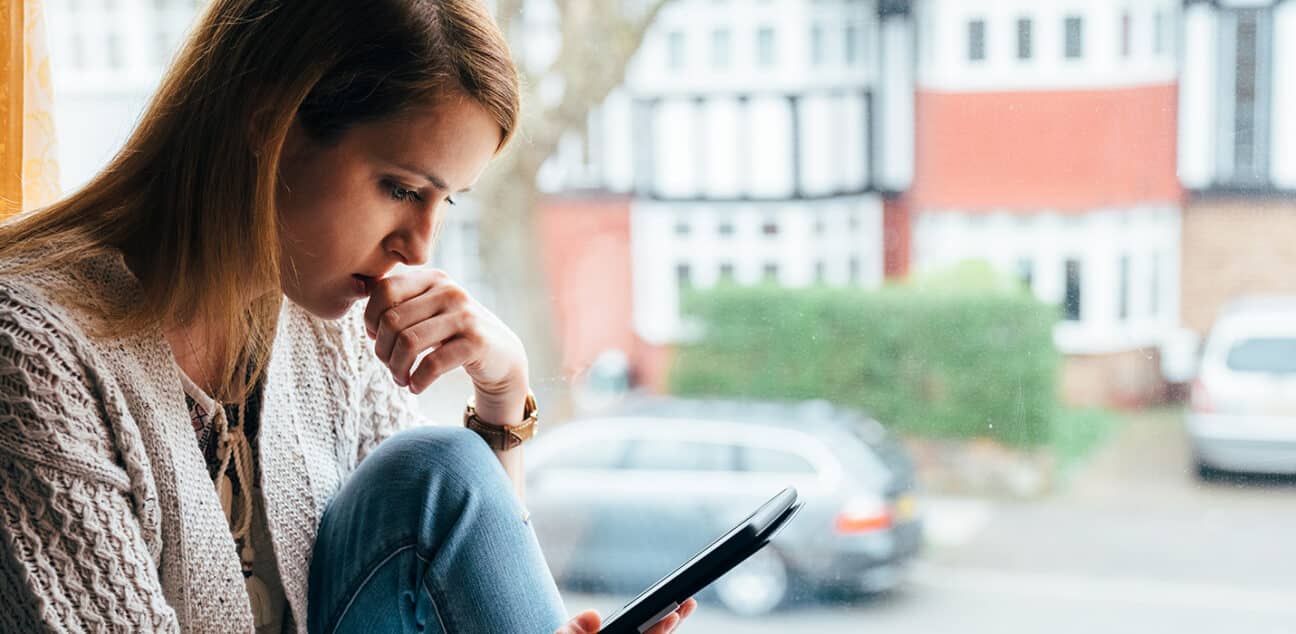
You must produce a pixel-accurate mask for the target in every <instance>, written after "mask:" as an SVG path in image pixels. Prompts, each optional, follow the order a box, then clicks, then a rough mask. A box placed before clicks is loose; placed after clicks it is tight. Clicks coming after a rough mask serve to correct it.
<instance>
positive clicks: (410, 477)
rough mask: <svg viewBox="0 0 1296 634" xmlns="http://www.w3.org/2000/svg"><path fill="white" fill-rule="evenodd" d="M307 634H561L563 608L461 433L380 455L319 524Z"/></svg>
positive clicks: (521, 527) (530, 542)
mask: <svg viewBox="0 0 1296 634" xmlns="http://www.w3.org/2000/svg"><path fill="white" fill-rule="evenodd" d="M308 613H309V616H308V621H307V625H308V629H309V631H310V632H311V633H312V634H316V633H329V634H331V633H333V632H432V633H444V634H452V633H456V634H457V633H468V632H490V633H492V634H497V633H498V634H505V633H513V632H518V633H524V632H525V633H535V634H552V633H553V632H554V630H556V629H558V628H559V627H560V626H562V625H563V624H564V623H565V622H566V620H567V619H566V616H565V614H566V612H565V609H564V608H563V603H562V598H561V597H559V595H558V589H557V587H556V586H555V585H554V581H553V576H552V575H551V574H550V572H549V568H548V566H547V565H546V564H545V560H544V557H543V555H541V553H540V545H539V543H538V542H537V541H536V537H535V532H534V530H532V528H531V524H530V523H529V522H528V521H527V520H526V519H525V511H524V509H523V507H522V505H521V504H520V503H519V501H518V498H517V495H516V493H515V492H514V491H513V487H512V483H511V482H509V480H508V476H507V475H506V474H505V473H504V468H503V467H502V466H501V465H500V463H499V460H498V459H496V457H495V454H494V453H493V452H491V450H490V449H489V448H488V447H487V446H486V443H485V442H484V441H482V439H481V438H479V437H478V436H477V435H476V434H474V433H473V432H471V431H468V430H466V429H463V428H462V427H420V428H415V429H409V430H406V431H403V432H401V433H399V434H397V435H395V436H393V437H391V438H389V439H387V440H386V441H384V442H383V443H382V444H381V445H379V446H378V448H377V449H375V450H374V451H373V453H371V454H370V455H369V456H368V457H367V458H365V459H364V461H363V462H361V463H360V466H359V467H358V468H357V469H356V471H355V473H353V474H351V476H350V477H349V478H348V479H347V481H346V482H345V483H344V484H343V485H342V489H341V490H340V491H339V492H338V494H337V496H336V497H335V498H334V499H333V500H332V501H331V502H330V503H329V505H328V508H327V509H325V511H324V517H323V519H322V520H321V521H320V528H319V536H318V537H317V538H316V542H315V551H314V555H313V559H312V562H311V570H310V592H309V598H308Z"/></svg>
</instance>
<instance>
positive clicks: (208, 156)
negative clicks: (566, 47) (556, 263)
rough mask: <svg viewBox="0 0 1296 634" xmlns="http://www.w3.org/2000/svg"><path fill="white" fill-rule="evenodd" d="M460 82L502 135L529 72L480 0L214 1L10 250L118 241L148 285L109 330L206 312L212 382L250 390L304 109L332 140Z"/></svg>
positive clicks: (274, 284)
mask: <svg viewBox="0 0 1296 634" xmlns="http://www.w3.org/2000/svg"><path fill="white" fill-rule="evenodd" d="M451 93H457V94H464V95H467V96H468V97H470V98H472V99H474V100H475V101H476V102H477V103H479V104H480V105H482V106H483V107H484V108H485V109H486V111H487V112H488V113H490V115H491V116H493V117H494V118H495V120H496V121H497V122H498V123H499V126H500V128H501V130H502V131H503V135H502V139H503V140H502V141H501V143H500V149H502V148H503V147H504V145H505V144H506V143H507V142H508V140H509V139H510V138H511V137H512V136H513V133H514V132H515V127H516V125H517V120H518V83H517V73H516V70H515V68H514V66H513V62H512V60H511V57H510V55H509V52H508V48H507V45H506V43H505V41H504V37H503V35H502V34H501V33H500V31H499V29H498V27H497V26H496V25H495V23H494V21H493V19H492V18H491V16H490V14H489V12H488V11H487V10H486V9H485V7H484V6H483V5H482V4H481V2H480V0H373V1H370V2H356V1H355V0H309V1H305V0H214V1H213V2H212V3H211V4H210V6H208V8H207V9H206V10H205V11H204V13H203V15H202V16H201V17H200V18H199V22H198V24H197V25H196V26H195V27H194V30H193V33H192V35H191V36H190V37H189V39H188V41H187V42H186V43H185V44H184V46H183V48H182V50H181V51H180V53H179V54H178V56H177V58H176V59H175V61H174V63H173V65H172V66H171V68H170V69H169V70H168V71H167V73H166V75H165V77H164V78H163V80H162V83H161V86H160V88H159V89H158V91H157V93H156V94H155V95H154V96H153V99H152V101H151V102H150V103H149V105H148V107H147V108H146V110H145V112H144V114H143V116H142V118H141V120H140V122H139V125H138V126H137V127H136V129H135V130H134V132H133V133H132V134H131V136H130V138H129V140H128V141H127V142H126V144H125V146H124V147H123V148H122V150H121V151H120V152H118V153H117V155H116V156H115V157H114V158H113V159H112V161H111V162H110V163H109V164H108V166H107V167H105V168H104V169H103V170H102V171H101V172H99V173H98V174H97V175H96V176H95V177H94V178H93V179H92V180H91V181H90V182H89V183H88V184H87V185H86V186H85V187H83V188H82V189H80V190H79V191H77V192H75V193H74V194H72V195H70V196H68V197H67V198H65V199H63V200H60V201H58V202H57V203H55V204H53V205H50V206H49V207H46V208H44V209H40V210H37V211H34V212H31V213H27V214H24V215H22V216H19V217H18V218H16V219H14V220H12V221H10V222H8V223H6V224H4V225H0V258H4V257H6V256H11V255H16V254H18V253H20V252H25V251H26V250H28V249H35V248H41V249H42V251H43V252H44V253H46V254H45V255H43V257H42V259H41V262H40V263H39V264H40V265H41V266H45V265H49V264H52V263H54V262H70V261H75V260H77V259H80V258H83V257H86V256H91V255H96V254H104V253H106V252H110V251H112V250H119V251H120V252H121V253H122V254H123V255H124V256H125V258H126V261H127V262H129V263H131V264H132V268H133V269H134V272H135V273H136V274H137V275H138V276H139V278H140V285H141V291H142V296H141V301H139V302H134V303H131V305H130V306H129V307H126V308H124V309H123V310H122V311H121V312H120V314H115V315H111V316H108V317H109V318H108V324H109V326H108V331H107V332H106V333H105V334H111V335H126V334H131V333H138V332H141V331H143V330H145V329H147V328H151V327H153V326H156V325H158V324H188V323H192V322H193V320H195V319H201V320H202V321H203V322H204V323H206V324H208V325H209V327H211V328H213V329H214V331H215V332H216V333H218V337H217V340H219V341H223V342H224V347H223V349H222V350H218V352H222V353H223V354H222V357H221V358H222V359H223V363H224V365H223V372H222V375H221V376H222V377H225V378H224V380H223V382H222V383H220V384H219V385H218V386H217V387H216V392H217V394H215V396H217V397H218V398H223V399H226V400H235V399H242V398H245V397H246V395H247V392H248V390H249V389H250V387H251V386H252V385H253V384H254V383H255V381H256V380H257V378H258V377H259V376H260V374H261V372H262V371H263V369H264V365H265V362H266V361H267V360H268V354H269V346H270V342H271V339H272V337H273V328H274V319H275V316H276V315H277V313H278V307H279V304H280V301H281V297H282V296H281V294H280V292H279V290H278V289H279V288H280V286H279V270H280V269H279V255H278V248H279V242H278V230H277V222H278V220H277V214H276V213H275V194H276V189H277V187H278V175H277V173H276V166H277V165H278V163H279V157H280V150H281V148H282V146H283V142H284V138H285V136H286V135H287V132H288V129H289V128H290V127H291V125H292V123H293V121H294V119H298V120H299V121H300V122H301V124H302V126H303V128H304V130H305V131H306V132H307V133H308V134H309V135H311V136H312V137H314V138H315V139H316V140H318V141H322V142H326V143H327V142H331V141H333V140H336V139H337V138H338V137H339V136H340V135H341V134H342V133H343V132H345V131H346V130H347V129H348V128H350V127H352V126H354V125H356V124H358V123H362V122H369V121H374V120H378V119H381V118H385V117H390V116H396V115H400V114H404V113H405V112H408V111H409V110H411V109H414V108H418V107H425V106H426V105H427V104H429V103H430V102H435V101H436V100H437V99H440V98H444V97H446V96H448V95H449V94H451ZM49 254H52V255H49ZM266 288H273V289H275V290H274V292H270V293H267V294H265V295H263V296H261V297H260V298H258V299H256V300H255V301H253V302H252V305H251V307H250V308H249V307H248V293H249V289H266ZM246 368H251V369H252V373H251V376H249V375H248V374H247V373H245V372H244V371H242V370H243V369H246Z"/></svg>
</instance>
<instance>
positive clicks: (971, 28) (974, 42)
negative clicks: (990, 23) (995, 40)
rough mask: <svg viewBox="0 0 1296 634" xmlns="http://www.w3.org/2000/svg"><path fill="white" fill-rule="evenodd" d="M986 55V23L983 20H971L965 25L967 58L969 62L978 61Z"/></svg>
mask: <svg viewBox="0 0 1296 634" xmlns="http://www.w3.org/2000/svg"><path fill="white" fill-rule="evenodd" d="M985 56H986V23H985V20H972V21H971V22H968V25H967V58H968V61H970V62H979V61H981V60H983V59H985Z"/></svg>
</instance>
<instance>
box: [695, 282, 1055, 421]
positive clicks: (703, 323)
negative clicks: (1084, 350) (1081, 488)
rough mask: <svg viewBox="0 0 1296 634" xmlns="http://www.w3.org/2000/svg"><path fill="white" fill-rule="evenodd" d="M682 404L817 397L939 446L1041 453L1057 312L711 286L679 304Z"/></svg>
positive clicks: (920, 295)
mask: <svg viewBox="0 0 1296 634" xmlns="http://www.w3.org/2000/svg"><path fill="white" fill-rule="evenodd" d="M683 312H684V314H685V315H686V319H689V320H692V321H694V322H695V323H696V324H697V325H698V326H700V333H701V334H700V337H699V339H698V340H697V341H696V342H694V343H691V344H686V345H681V346H680V347H679V350H678V354H677V355H676V358H675V361H674V364H673V366H672V368H671V373H670V386H671V391H672V392H673V393H675V394H679V395H682V396H701V395H714V396H740V397H752V398H785V399H806V398H823V399H828V400H830V401H833V402H836V403H840V404H843V405H849V406H854V407H859V408H861V409H864V410H865V411H868V412H870V413H871V414H872V415H874V416H875V417H876V418H877V419H878V420H880V421H882V422H883V423H885V424H887V425H888V426H890V427H892V428H893V429H898V430H903V431H907V432H912V433H916V434H922V435H930V436H939V437H956V438H969V437H981V436H984V437H991V438H994V439H996V440H999V441H1002V442H1004V443H1006V444H1010V445H1014V446H1037V445H1041V444H1045V443H1047V442H1049V438H1050V429H1051V418H1052V416H1053V415H1054V413H1055V410H1056V409H1057V408H1056V393H1055V389H1056V388H1055V381H1056V375H1057V368H1058V364H1059V359H1058V354H1057V352H1056V351H1055V349H1054V347H1053V341H1052V327H1053V323H1054V320H1055V319H1056V315H1057V309H1056V308H1055V307H1051V306H1047V305H1045V304H1041V303H1040V302H1038V301H1036V300H1035V299H1034V298H1032V297H1030V296H1029V295H1027V294H1025V293H1021V292H1019V291H1016V290H1009V291H1005V290H1003V289H985V288H976V286H975V285H973V286H972V289H971V290H967V289H957V288H955V289H951V288H949V287H947V286H946V285H936V286H930V285H929V286H923V285H914V286H910V287H897V288H887V289H883V290H880V291H861V290H856V289H837V288H824V287H813V288H807V289H787V288H778V287H774V286H768V285H767V286H756V287H739V286H734V285H722V286H719V287H716V288H714V289H711V290H707V291H692V292H690V293H688V294H687V295H686V296H685V298H684V310H683Z"/></svg>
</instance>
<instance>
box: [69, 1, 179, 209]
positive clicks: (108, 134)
mask: <svg viewBox="0 0 1296 634" xmlns="http://www.w3.org/2000/svg"><path fill="white" fill-rule="evenodd" d="M162 4H163V6H161V7H160V8H159V6H158V5H159V2H157V1H156V0H115V2H113V3H112V8H111V9H110V8H109V5H107V4H105V3H100V2H84V1H82V2H73V0H49V2H48V3H47V4H46V7H45V25H46V29H47V30H48V35H49V37H48V42H49V47H50V60H51V63H52V66H53V69H52V70H53V79H54V81H53V83H54V95H55V98H54V104H55V107H54V128H55V134H56V135H57V138H58V151H59V168H60V173H61V180H62V188H63V191H65V192H66V191H70V190H72V189H75V188H76V187H79V186H80V185H82V184H84V183H85V182H86V181H87V180H89V179H90V177H91V176H93V175H94V174H95V173H96V172H98V171H99V169H101V168H102V167H103V165H104V164H106V163H107V162H108V160H109V159H111V158H112V156H113V155H114V154H115V153H116V152H117V150H118V149H119V148H120V147H121V145H122V144H123V143H124V142H125V141H126V138H127V136H128V135H129V134H130V132H131V130H132V129H133V128H134V127H135V123H136V121H137V120H138V118H139V115H140V114H141V113H142V111H143V109H144V106H145V105H146V104H147V102H148V98H149V96H151V95H152V93H153V91H154V89H155V88H156V87H157V84H158V80H159V79H160V78H161V76H162V72H163V70H164V69H165V67H166V66H167V64H168V63H169V62H170V60H171V57H172V55H174V53H175V51H176V49H177V48H178V47H179V45H180V42H181V41H182V39H183V38H184V36H185V34H186V33H187V31H188V30H189V27H190V25H191V23H192V22H193V20H194V18H195V17H196V15H197V10H198V7H200V6H201V5H202V4H203V3H202V2H193V1H191V0H171V1H170V2H165V3H162ZM74 5H75V6H74ZM74 8H75V10H74ZM114 42H115V45H114ZM113 48H116V50H117V54H116V55H113V54H110V51H111V50H112V49H113ZM114 57H116V59H114Z"/></svg>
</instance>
